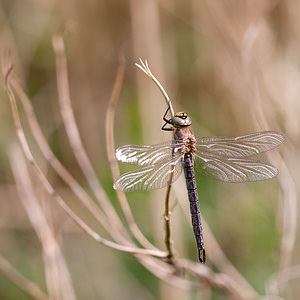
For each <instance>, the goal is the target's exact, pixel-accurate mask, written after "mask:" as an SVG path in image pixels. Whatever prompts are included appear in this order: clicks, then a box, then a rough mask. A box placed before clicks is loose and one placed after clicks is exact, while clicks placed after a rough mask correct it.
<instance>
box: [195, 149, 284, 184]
mask: <svg viewBox="0 0 300 300" xmlns="http://www.w3.org/2000/svg"><path fill="white" fill-rule="evenodd" d="M195 158H196V164H197V167H199V170H200V172H201V173H202V174H204V175H206V176H209V177H211V178H214V179H218V180H221V181H224V182H245V181H258V180H266V179H270V178H273V177H275V176H276V175H278V170H277V168H275V167H274V166H273V165H271V164H269V163H266V162H264V161H258V160H251V159H238V158H226V157H222V156H219V155H212V154H211V153H205V152H204V153H202V154H201V155H199V152H198V154H195Z"/></svg>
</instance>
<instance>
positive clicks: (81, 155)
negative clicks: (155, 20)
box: [53, 34, 127, 235]
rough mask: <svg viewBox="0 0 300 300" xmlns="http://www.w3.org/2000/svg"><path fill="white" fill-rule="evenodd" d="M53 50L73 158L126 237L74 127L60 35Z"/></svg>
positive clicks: (65, 61)
mask: <svg viewBox="0 0 300 300" xmlns="http://www.w3.org/2000/svg"><path fill="white" fill-rule="evenodd" d="M53 48H54V52H55V56H56V72H57V87H58V96H59V97H58V98H59V103H60V107H61V115H62V118H63V122H64V126H65V129H66V132H67V135H68V139H69V142H70V145H71V147H72V149H73V152H74V155H75V158H76V160H77V162H78V164H79V166H80V168H81V170H82V172H83V173H84V175H85V177H86V179H87V181H88V184H89V186H90V187H91V189H92V191H93V193H94V195H95V197H96V199H97V200H98V202H99V204H100V206H101V207H102V209H103V211H104V212H105V214H106V215H107V216H109V218H110V219H111V222H112V224H113V225H114V226H115V227H116V228H117V229H118V230H119V231H120V232H122V233H123V234H124V235H127V234H126V233H125V232H124V227H123V225H122V223H121V221H120V218H119V217H118V215H117V213H116V211H115V209H114V208H113V206H112V204H111V203H110V201H109V199H108V197H107V195H106V193H105V191H104V190H103V188H102V186H101V184H100V182H99V180H98V178H97V175H96V174H95V171H94V169H93V167H92V164H91V162H90V160H89V158H88V156H87V154H86V152H85V149H84V147H83V145H82V141H81V137H80V134H79V130H78V128H77V125H76V121H75V116H74V112H73V108H72V105H71V99H70V90H69V80H68V72H67V59H66V55H65V46H64V41H63V36H62V34H56V35H55V36H54V37H53Z"/></svg>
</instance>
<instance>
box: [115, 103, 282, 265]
mask: <svg viewBox="0 0 300 300" xmlns="http://www.w3.org/2000/svg"><path fill="white" fill-rule="evenodd" d="M168 111H169V108H168V109H167V111H166V113H165V114H164V116H163V121H164V122H165V124H164V125H163V126H162V128H161V129H162V130H166V131H173V132H174V140H171V141H167V142H163V143H161V144H156V145H152V146H147V145H142V146H138V145H125V146H121V147H119V148H118V149H117V150H116V153H115V156H116V158H117V160H119V161H121V162H125V163H128V164H135V165H138V166H140V167H141V168H139V169H137V170H134V171H130V172H127V173H124V174H123V175H121V176H120V177H119V178H118V179H117V180H116V181H115V182H114V186H113V187H114V189H115V190H118V191H123V192H137V191H150V190H155V189H160V188H163V187H166V186H168V185H170V184H171V183H172V182H174V181H176V179H178V177H179V176H180V174H181V173H182V171H184V176H185V180H186V188H187V193H188V198H189V205H190V212H191V222H192V227H193V232H194V236H195V240H196V244H197V250H198V257H199V261H200V262H201V263H205V261H206V254H205V247H204V237H203V228H202V221H201V216H200V206H199V200H198V192H197V186H196V180H195V172H194V163H195V166H196V167H197V168H196V171H197V172H200V173H202V174H204V175H207V176H209V177H211V178H213V179H217V180H220V181H223V182H247V181H258V180H266V179H271V178H273V177H275V176H277V175H278V169H277V168H276V167H274V166H273V165H271V164H269V163H267V162H264V161H259V160H253V159H249V158H248V157H251V156H253V155H256V154H259V153H262V152H265V151H269V150H271V149H273V148H275V147H277V146H278V145H280V144H281V143H282V142H283V141H284V137H283V135H282V134H280V133H278V132H275V131H261V132H257V133H251V134H247V135H242V136H236V137H222V136H208V137H200V138H196V137H195V135H194V134H193V131H192V129H191V124H192V121H191V118H190V117H189V116H188V114H187V113H185V112H178V113H176V114H175V115H174V117H173V118H171V119H167V118H166V116H167V113H168Z"/></svg>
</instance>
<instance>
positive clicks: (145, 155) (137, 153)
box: [116, 141, 183, 166]
mask: <svg viewBox="0 0 300 300" xmlns="http://www.w3.org/2000/svg"><path fill="white" fill-rule="evenodd" d="M182 147H183V144H182V143H178V142H177V141H169V142H165V143H162V144H157V145H153V146H138V145H125V146H122V147H120V148H118V149H117V150H116V158H117V160H119V161H122V162H126V163H129V164H136V165H139V166H153V165H157V164H160V163H162V162H164V161H167V160H168V159H169V158H170V157H172V156H173V157H174V156H176V154H177V153H178V152H181V149H182Z"/></svg>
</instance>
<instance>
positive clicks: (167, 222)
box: [164, 173, 174, 264]
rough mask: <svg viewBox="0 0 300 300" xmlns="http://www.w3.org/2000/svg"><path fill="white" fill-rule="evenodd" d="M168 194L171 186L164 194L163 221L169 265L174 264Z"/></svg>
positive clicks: (169, 186)
mask: <svg viewBox="0 0 300 300" xmlns="http://www.w3.org/2000/svg"><path fill="white" fill-rule="evenodd" d="M172 175H173V173H172ZM171 177H173V176H171ZM170 193H171V184H169V185H168V188H167V193H166V200H165V215H164V220H165V229H166V233H165V244H166V248H167V251H168V262H169V263H170V264H174V253H173V241H172V238H171V223H170V222H171V220H170V217H171V211H170Z"/></svg>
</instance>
